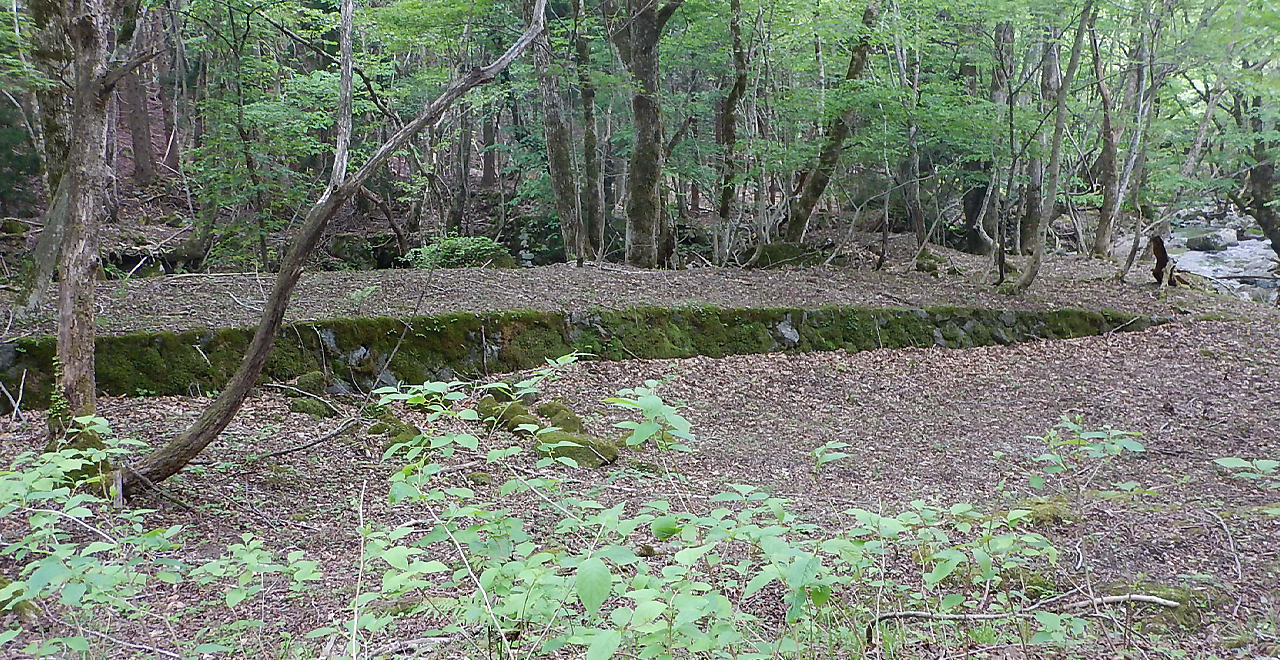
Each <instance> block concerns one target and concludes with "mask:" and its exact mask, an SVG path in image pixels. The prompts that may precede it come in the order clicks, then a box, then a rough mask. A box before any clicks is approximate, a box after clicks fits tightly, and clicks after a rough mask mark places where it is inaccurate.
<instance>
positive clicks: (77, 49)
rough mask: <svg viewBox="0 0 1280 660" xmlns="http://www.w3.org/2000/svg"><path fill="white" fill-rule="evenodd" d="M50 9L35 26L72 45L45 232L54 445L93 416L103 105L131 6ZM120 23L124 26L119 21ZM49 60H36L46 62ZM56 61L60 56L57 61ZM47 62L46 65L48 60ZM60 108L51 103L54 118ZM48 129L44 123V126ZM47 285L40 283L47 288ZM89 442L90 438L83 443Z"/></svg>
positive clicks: (93, 1) (89, 0)
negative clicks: (53, 271)
mask: <svg viewBox="0 0 1280 660" xmlns="http://www.w3.org/2000/svg"><path fill="white" fill-rule="evenodd" d="M57 8H58V9H60V10H61V12H62V13H58V12H57V11H55V10H54V8H53V6H52V5H51V6H50V8H49V11H48V12H47V13H44V14H43V16H42V17H41V19H42V20H41V22H39V23H38V24H37V28H38V29H39V30H41V31H55V32H59V33H61V34H65V36H66V38H67V42H66V43H67V44H68V45H70V46H71V47H72V50H71V51H69V52H70V53H71V66H70V71H69V73H70V80H69V82H70V84H71V85H72V87H71V92H70V94H69V96H70V99H71V108H72V112H71V113H70V115H69V119H70V123H69V125H68V129H69V132H68V133H67V135H68V136H69V142H68V143H67V144H66V149H67V150H66V152H65V162H63V163H60V164H59V166H58V169H59V170H60V175H59V176H58V177H57V181H58V186H57V189H56V191H54V192H53V200H52V201H51V203H50V205H49V209H48V211H47V213H46V217H45V225H46V231H52V230H53V228H60V229H61V231H60V232H56V231H55V232H54V233H53V236H54V237H57V241H56V244H57V245H59V246H60V250H58V251H57V253H58V254H60V256H59V258H58V260H57V263H58V268H59V272H60V276H59V278H58V304H57V307H58V341H57V363H58V383H57V397H55V399H60V401H56V403H55V405H54V407H53V408H52V409H51V410H50V416H49V422H50V424H49V426H50V428H49V436H50V439H58V438H60V437H62V436H63V432H64V431H65V429H66V428H67V427H68V426H69V425H70V422H71V420H72V418H74V417H78V416H82V415H90V414H93V412H94V407H95V391H96V385H95V381H94V353H93V352H94V312H95V306H94V285H95V279H96V274H97V270H98V223H99V218H100V216H101V214H102V207H103V197H104V195H105V191H106V187H107V182H108V180H109V178H110V174H111V173H110V171H109V170H108V167H107V162H106V160H105V158H106V147H107V118H108V113H107V110H108V101H109V100H110V97H111V93H112V90H113V88H114V87H115V85H116V83H117V82H118V81H119V79H120V76H121V75H127V74H128V73H129V72H130V69H131V67H129V66H128V65H126V67H125V68H123V69H117V70H115V71H111V70H108V68H107V67H108V62H109V58H110V54H111V48H112V47H113V45H114V44H113V43H112V40H111V35H112V33H113V32H114V33H115V35H116V36H117V38H118V39H120V40H121V41H123V42H126V43H127V42H128V40H129V39H131V38H132V36H133V34H132V32H133V16H134V15H135V12H136V6H135V7H131V8H129V9H130V11H126V6H125V5H124V4H122V3H118V2H110V1H105V0H85V1H83V2H68V3H65V4H59V5H57ZM122 18H124V19H125V20H124V21H123V23H121V19H122ZM45 38H46V39H48V40H52V39H51V38H50V37H49V36H48V35H46V37H45ZM45 55H47V54H40V55H39V57H43V56H45ZM54 57H58V55H54ZM46 64H49V63H47V62H46ZM60 105H61V104H60V103H59V104H55V105H51V106H50V109H49V111H50V112H57V108H58V107H59V106H60ZM46 125H48V122H46ZM47 285H48V283H47V282H46V283H45V286H47ZM80 439H82V440H89V441H92V440H93V438H80Z"/></svg>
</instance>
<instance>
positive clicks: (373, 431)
mask: <svg viewBox="0 0 1280 660" xmlns="http://www.w3.org/2000/svg"><path fill="white" fill-rule="evenodd" d="M365 433H367V434H368V435H372V436H378V435H380V436H385V437H384V438H383V440H382V450H383V451H386V450H388V449H391V448H392V447H394V446H396V445H401V444H404V443H406V442H413V441H414V440H416V439H417V438H418V436H420V435H422V431H421V430H420V429H419V428H418V427H417V426H414V425H413V424H410V423H408V422H406V421H404V420H402V419H400V418H399V417H396V416H395V414H393V413H392V412H391V411H389V410H385V411H383V412H382V415H381V416H380V417H379V418H378V421H376V422H374V423H373V424H372V425H370V426H369V429H368V430H367V431H365Z"/></svg>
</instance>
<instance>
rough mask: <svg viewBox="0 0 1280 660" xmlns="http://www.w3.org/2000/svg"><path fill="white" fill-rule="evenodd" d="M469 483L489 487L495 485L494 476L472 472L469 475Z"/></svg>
mask: <svg viewBox="0 0 1280 660" xmlns="http://www.w3.org/2000/svg"><path fill="white" fill-rule="evenodd" d="M467 481H470V482H471V483H473V484H476V485H477V486H489V485H491V484H493V475H492V474H489V473H488V472H472V473H471V474H468V475H467Z"/></svg>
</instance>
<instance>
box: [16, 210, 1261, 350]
mask: <svg viewBox="0 0 1280 660" xmlns="http://www.w3.org/2000/svg"><path fill="white" fill-rule="evenodd" d="M878 240H879V239H878V237H877V236H874V235H859V236H856V237H855V240H854V241H853V243H854V245H856V246H858V250H861V252H857V251H856V250H855V252H857V253H858V254H860V255H861V257H860V258H858V259H855V261H856V262H857V264H856V265H855V266H853V267H839V268H835V267H826V268H823V267H809V268H781V269H776V270H742V269H713V268H693V269H687V270H673V271H666V270H657V271H652V270H638V269H631V268H626V267H622V266H617V265H611V264H609V265H592V264H588V265H587V266H585V267H583V268H577V267H575V266H572V265H568V264H561V265H555V266H543V267H539V268H520V269H506V270H499V269H481V268H464V269H449V270H434V271H425V270H370V271H340V272H307V273H304V274H303V277H302V280H301V282H300V283H299V286H298V289H297V291H296V292H295V293H294V295H293V299H292V301H291V302H290V306H289V310H288V313H287V315H286V318H287V319H288V320H290V321H309V320H317V319H325V318H334V317H349V316H393V317H404V316H414V315H432V314H441V313H446V312H457V311H474V312H480V311H495V310H505V309H543V310H566V311H576V310H585V309H590V308H620V307H630V306H640V305H658V306H668V307H669V306H676V305H692V304H710V305H717V306H722V307H802V308H814V307H821V306H831V305H862V306H870V307H928V306H933V305H960V306H975V307H987V308H995V309H1011V310H1030V309H1053V308H1064V307H1072V308H1079V309H1091V310H1101V309H1114V310H1119V311H1124V312H1130V313H1137V314H1145V315H1150V316H1164V317H1169V318H1179V317H1183V318H1185V317H1192V316H1203V315H1211V316H1216V317H1231V318H1272V319H1280V310H1278V309H1272V308H1268V307H1266V306H1263V305H1258V304H1255V303H1251V302H1245V301H1241V300H1238V299H1235V298H1232V297H1229V296H1222V295H1216V294H1212V293H1208V292H1206V291H1200V290H1195V289H1189V288H1185V287H1181V288H1172V289H1171V288H1164V289H1158V288H1157V287H1156V286H1155V284H1154V282H1153V281H1152V277H1151V274H1150V272H1149V271H1150V266H1149V265H1146V264H1137V265H1135V267H1134V270H1133V272H1132V273H1131V274H1130V275H1129V277H1128V282H1129V283H1118V282H1116V281H1115V280H1114V275H1115V273H1116V271H1117V269H1118V266H1117V264H1116V263H1115V261H1114V260H1111V259H1090V258H1085V257H1075V256H1059V255H1050V256H1049V257H1048V258H1046V261H1045V264H1044V267H1043V268H1042V269H1041V275H1040V277H1039V278H1038V279H1037V281H1036V282H1035V284H1033V285H1032V287H1031V289H1030V290H1029V291H1028V292H1026V293H1025V294H1022V295H1017V296H1010V295H1006V294H1003V293H1000V292H999V291H997V290H996V287H993V286H992V285H991V284H990V282H991V281H992V280H993V274H992V273H991V272H990V263H989V260H988V259H987V258H985V257H979V256H975V255H970V254H965V253H962V252H958V251H955V250H949V249H945V248H937V247H931V248H930V250H931V253H932V254H933V255H934V258H933V259H930V260H929V262H928V263H929V264H930V267H931V268H935V269H936V274H935V273H928V272H920V271H917V270H910V269H909V265H910V264H911V263H912V257H913V256H914V253H915V244H914V242H913V241H912V237H911V236H909V235H901V236H895V237H893V238H892V239H891V240H890V242H889V246H890V249H889V266H888V267H887V268H885V269H884V270H879V271H877V270H874V269H873V268H872V265H873V264H874V262H875V255H873V254H871V253H869V252H867V251H866V249H865V247H864V246H867V245H870V246H876V245H877V244H878ZM1026 260H1027V258H1021V257H1020V258H1010V261H1011V263H1014V264H1016V265H1018V266H1024V265H1025V263H1026ZM1014 278H1016V275H1013V276H1011V277H1010V279H1014ZM273 279H274V278H273V276H272V275H270V274H262V275H258V274H253V273H247V274H190V275H171V276H164V277H155V278H135V279H129V280H112V281H104V282H100V283H98V285H97V286H98V292H97V302H98V314H97V323H98V329H99V331H100V332H106V333H123V332H129V331H134V330H173V331H181V330H185V329H189V328H197V327H211V326H212V327H229V326H230V327H234V326H249V325H254V324H256V323H257V320H258V317H259V314H260V312H261V309H262V304H263V300H264V299H265V298H266V297H267V294H268V293H269V292H270V290H271V286H272V282H273ZM14 295H16V294H15V292H13V291H0V305H4V306H6V307H10V308H11V307H12V306H13V305H12V301H13V296H14ZM0 323H7V325H6V326H5V327H4V331H3V332H0V338H2V337H3V336H5V335H9V336H12V335H16V334H29V333H47V332H52V331H53V328H54V321H53V304H52V302H51V301H50V302H47V303H46V304H45V306H44V308H43V310H42V312H41V313H39V314H37V315H35V316H34V317H33V318H32V319H31V320H30V321H27V322H25V323H13V322H10V320H9V319H0Z"/></svg>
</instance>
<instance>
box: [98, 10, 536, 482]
mask: <svg viewBox="0 0 1280 660" xmlns="http://www.w3.org/2000/svg"><path fill="white" fill-rule="evenodd" d="M350 3H351V0H344V2H343V6H344V12H346V13H350ZM545 8H546V0H537V2H536V5H535V7H534V11H533V16H532V19H531V21H530V24H529V27H528V28H527V29H526V30H525V32H524V34H522V35H521V36H520V38H519V39H518V40H517V41H516V42H515V43H514V44H512V46H511V47H510V48H508V49H507V51H506V52H505V53H503V54H502V55H501V56H500V57H498V59H496V60H494V62H493V63H492V64H490V65H488V66H486V67H483V68H480V67H477V68H473V69H471V70H470V71H468V72H467V73H466V74H465V75H463V76H462V77H460V78H458V79H457V80H455V81H454V82H453V83H451V84H450V85H449V86H448V87H447V88H445V90H444V92H442V93H441V94H440V96H438V97H436V98H435V99H434V100H433V101H431V102H430V103H429V104H427V105H426V107H424V108H423V109H422V112H420V113H419V114H418V116H417V117H415V118H414V120H413V121H412V122H409V123H408V124H406V125H405V126H404V127H403V128H401V129H399V130H397V131H396V132H395V133H394V134H393V135H392V136H391V138H390V139H388V140H387V141H386V142H384V143H383V144H382V145H381V146H379V147H378V149H377V151H375V152H374V153H373V155H372V156H370V158H369V160H367V161H365V163H364V165H362V166H361V167H360V169H359V170H357V171H356V172H355V173H354V174H351V175H349V176H346V175H339V174H337V173H338V171H339V168H338V167H337V164H338V162H339V160H340V159H341V161H342V162H344V163H345V159H346V147H347V145H346V144H343V143H342V142H343V140H342V139H341V136H342V135H343V132H342V131H340V132H339V136H340V140H339V145H338V149H337V150H336V151H335V156H334V161H335V167H334V172H335V176H334V177H333V180H332V181H331V182H330V184H329V187H328V188H326V189H325V192H324V194H322V195H321V197H320V199H319V200H317V201H316V203H315V205H314V206H312V207H311V210H310V211H309V212H308V213H307V219H306V221H305V222H304V223H303V226H302V229H301V230H299V233H298V237H297V238H296V239H295V240H294V243H293V246H292V247H291V248H290V250H289V253H288V255H286V256H285V259H284V263H283V264H282V265H281V268H280V272H279V274H277V276H276V282H275V285H274V286H273V287H272V290H271V295H270V296H269V297H268V299H267V301H266V305H265V307H264V308H263V312H262V318H261V320H260V321H259V322H258V329H257V331H255V332H254V335H253V340H252V341H251V342H250V344H249V348H248V350H247V351H246V353H245V357H244V360H243V361H242V362H241V363H240V368H239V369H237V370H236V373H235V374H234V375H233V376H232V377H231V380H230V381H229V382H228V383H227V385H226V387H225V388H223V390H222V393H221V394H219V395H218V398H217V399H215V400H214V402H213V403H212V404H210V405H209V407H208V408H206V409H205V411H204V413H202V414H201V415H200V418H199V419H197V420H196V421H195V423H194V424H192V425H191V427H190V428H188V429H187V430H186V431H184V432H183V433H182V434H181V435H179V436H178V437H177V438H175V439H174V440H173V441H171V442H170V443H169V444H167V445H165V446H164V447H162V448H161V449H159V450H157V451H156V452H154V453H152V454H151V455H149V456H147V457H146V458H144V459H143V460H142V461H141V462H140V463H138V464H137V465H135V466H133V467H130V468H128V469H126V470H124V472H123V474H121V483H122V484H123V489H124V495H125V496H127V497H128V496H133V495H136V494H138V493H140V492H142V491H144V490H146V489H147V488H149V487H150V486H151V485H153V484H157V483H160V482H161V481H163V480H165V479H167V478H169V477H170V476H172V475H174V474H176V473H177V472H178V471H180V470H181V469H182V468H183V467H184V466H186V464H187V463H188V462H190V461H191V459H193V458H195V457H196V456H197V455H199V453H200V452H201V451H203V450H204V448H205V447H207V446H208V445H209V443H211V442H213V441H214V440H215V439H217V437H218V435H219V434H221V433H222V431H223V429H225V428H226V427H227V425H228V424H230V423H231V420H232V419H234V418H235V415H236V413H237V412H238V411H239V410H240V407H241V406H242V405H243V404H244V399H245V397H246V396H248V394H249V390H250V389H252V387H253V384H254V383H255V382H256V381H257V379H258V375H259V374H261V373H262V368H263V366H264V365H265V364H266V361H267V355H268V354H269V353H270V352H271V346H272V345H273V344H274V343H275V339H276V335H277V334H278V333H279V332H280V327H281V325H282V324H283V322H284V312H285V308H286V307H287V306H288V304H289V297H290V296H291V295H292V294H293V290H294V288H295V287H296V286H297V283H298V277H299V276H300V275H301V274H302V268H303V265H304V264H305V263H306V260H307V257H308V256H309V255H310V254H311V252H312V251H313V250H314V249H315V247H316V245H317V244H318V243H319V241H320V237H321V235H322V234H323V233H324V229H325V227H326V226H327V225H328V223H329V220H330V219H332V218H333V216H334V215H335V214H336V213H337V211H338V209H339V208H340V207H341V206H342V205H343V203H345V202H346V201H347V200H348V199H350V198H351V196H352V195H354V194H356V193H357V191H359V189H360V186H362V185H364V182H365V181H367V180H368V179H369V177H370V176H372V175H373V173H374V172H376V171H377V170H378V169H379V168H381V167H382V166H383V165H384V164H385V163H386V162H387V160H388V159H390V158H391V156H392V155H393V154H394V153H395V152H396V151H398V150H400V149H401V148H402V147H404V146H405V144H406V143H408V142H409V140H410V139H411V138H412V137H413V136H415V135H417V134H418V132H420V131H421V130H423V129H424V128H426V127H427V126H430V125H432V124H434V123H435V122H436V121H437V120H438V119H439V118H440V116H441V115H442V114H443V113H444V111H445V110H447V109H448V108H449V106H450V105H452V104H453V103H454V102H455V101H457V100H458V99H459V98H461V97H462V96H463V95H465V94H466V93H467V92H469V91H470V90H471V89H473V88H475V87H477V86H479V85H483V84H486V83H488V82H490V81H492V80H493V79H494V78H495V77H496V76H497V75H498V73H500V72H501V71H503V70H504V69H506V68H507V67H508V66H509V65H510V64H511V62H512V61H513V60H515V59H516V58H517V57H519V56H520V55H521V54H522V53H523V52H524V51H525V50H527V49H528V48H529V45H530V44H531V43H532V42H533V40H534V38H535V37H537V36H538V35H539V34H540V33H541V32H542V30H543V29H544V28H545V22H544V18H543V16H544V11H545ZM349 21H350V19H349V18H344V19H343V23H344V28H343V30H342V31H343V32H346V33H347V35H348V36H346V37H345V40H346V41H348V42H349V41H350V36H349V34H350V30H349V25H350V23H349ZM346 48H347V49H349V48H350V46H349V45H348V46H347V47H346ZM344 51H345V52H344V59H348V60H349V59H350V56H349V54H346V53H349V51H347V50H346V49H344ZM342 90H343V94H342V95H343V96H345V97H346V98H345V99H343V101H342V105H343V106H344V109H345V113H346V115H347V119H346V121H347V122H348V125H349V122H350V116H349V115H350V105H349V104H350V95H351V74H350V65H349V63H347V62H344V64H343V81H342ZM340 110H341V108H340ZM347 135H348V136H349V131H347ZM342 169H343V170H345V166H344V167H343V168H342Z"/></svg>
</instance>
